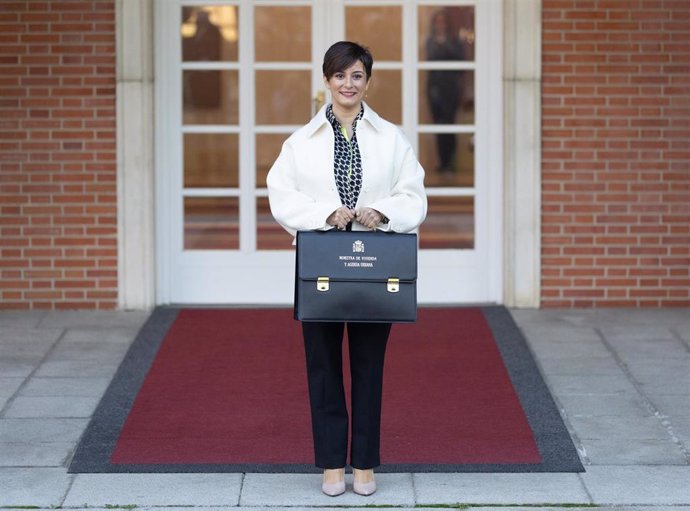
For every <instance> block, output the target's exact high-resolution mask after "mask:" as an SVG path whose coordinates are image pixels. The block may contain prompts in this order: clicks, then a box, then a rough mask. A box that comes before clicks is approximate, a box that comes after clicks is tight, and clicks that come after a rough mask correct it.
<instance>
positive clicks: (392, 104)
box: [366, 70, 402, 124]
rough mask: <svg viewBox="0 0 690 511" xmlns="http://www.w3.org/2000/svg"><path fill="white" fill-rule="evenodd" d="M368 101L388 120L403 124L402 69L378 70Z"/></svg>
mask: <svg viewBox="0 0 690 511" xmlns="http://www.w3.org/2000/svg"><path fill="white" fill-rule="evenodd" d="M366 102H367V103H368V104H369V105H371V107H372V108H373V109H374V110H376V113H378V114H379V115H380V116H381V117H383V118H384V119H386V120H387V121H390V122H392V123H394V124H402V71H394V70H390V71H388V70H384V71H376V73H375V74H374V75H373V77H372V80H371V84H370V85H369V90H368V91H367V98H366Z"/></svg>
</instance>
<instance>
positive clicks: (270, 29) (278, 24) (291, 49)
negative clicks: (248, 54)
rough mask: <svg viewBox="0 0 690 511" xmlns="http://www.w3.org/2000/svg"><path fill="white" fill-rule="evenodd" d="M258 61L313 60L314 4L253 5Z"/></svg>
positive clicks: (255, 49)
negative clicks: (292, 5)
mask: <svg viewBox="0 0 690 511" xmlns="http://www.w3.org/2000/svg"><path fill="white" fill-rule="evenodd" d="M254 55H255V60H256V61H257V62H311V7H306V6H305V7H267V6H256V7H255V8H254Z"/></svg>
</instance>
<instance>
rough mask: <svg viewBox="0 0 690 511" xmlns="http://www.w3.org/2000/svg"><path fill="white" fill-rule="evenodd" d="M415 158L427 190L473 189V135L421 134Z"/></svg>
mask: <svg viewBox="0 0 690 511" xmlns="http://www.w3.org/2000/svg"><path fill="white" fill-rule="evenodd" d="M418 158H419V163H421V164H422V167H424V171H425V172H426V176H425V179H424V183H425V184H426V186H463V187H470V188H471V187H474V134H472V133H423V134H420V135H419V154H418Z"/></svg>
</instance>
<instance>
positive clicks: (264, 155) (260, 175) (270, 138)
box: [256, 133, 289, 188]
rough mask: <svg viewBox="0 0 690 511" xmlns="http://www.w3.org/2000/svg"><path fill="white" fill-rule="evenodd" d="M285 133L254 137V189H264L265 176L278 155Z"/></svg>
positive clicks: (285, 136) (286, 135)
mask: <svg viewBox="0 0 690 511" xmlns="http://www.w3.org/2000/svg"><path fill="white" fill-rule="evenodd" d="M288 136H289V135H288V134H287V133H271V134H263V133H262V134H258V135H256V187H257V188H266V174H268V171H269V170H271V166H272V165H273V162H274V161H276V158H277V157H278V155H279V154H280V149H281V147H282V146H283V142H285V140H286V139H287V137H288Z"/></svg>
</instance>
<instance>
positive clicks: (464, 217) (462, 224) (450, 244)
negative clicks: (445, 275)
mask: <svg viewBox="0 0 690 511" xmlns="http://www.w3.org/2000/svg"><path fill="white" fill-rule="evenodd" d="M419 247H420V248H455V249H457V248H474V197H429V210H428V212H427V215H426V220H424V223H423V224H422V226H421V228H420V230H419Z"/></svg>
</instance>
